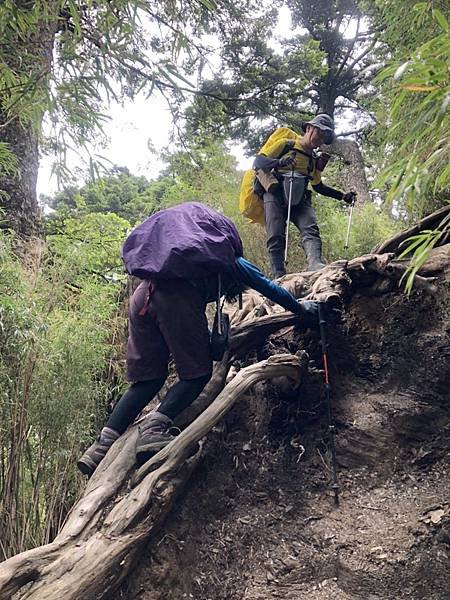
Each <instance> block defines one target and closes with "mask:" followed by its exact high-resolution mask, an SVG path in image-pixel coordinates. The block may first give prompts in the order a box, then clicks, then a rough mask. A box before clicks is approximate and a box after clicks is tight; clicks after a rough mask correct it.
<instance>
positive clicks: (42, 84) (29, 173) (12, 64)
mask: <svg viewBox="0 0 450 600" xmlns="http://www.w3.org/2000/svg"><path fill="white" fill-rule="evenodd" d="M16 4H17V5H18V8H22V9H28V10H32V9H33V5H34V3H33V2H25V1H20V2H17V3H16ZM56 6H57V4H55V8H54V10H56ZM52 10H53V7H52V2H50V3H49V6H48V13H49V15H50V18H49V19H48V20H43V21H42V22H40V23H37V24H36V25H35V26H34V28H33V29H31V27H30V30H29V31H27V32H26V33H25V34H23V33H22V35H21V37H20V39H19V38H18V37H16V38H15V37H14V34H11V32H9V33H10V35H9V37H8V40H2V42H3V43H4V48H5V49H4V51H3V53H2V56H3V58H4V59H5V60H6V62H7V67H8V68H9V69H11V71H12V72H14V73H15V74H16V75H17V76H18V78H22V80H23V81H22V88H19V89H21V90H22V91H21V94H22V95H21V97H17V96H14V97H13V96H12V95H11V93H10V92H8V90H5V91H3V92H2V93H1V94H0V106H1V107H3V111H2V110H0V141H1V142H5V144H6V145H7V148H8V149H9V150H10V151H11V152H12V154H13V155H14V156H15V157H16V159H17V164H16V169H15V170H14V171H13V172H11V171H10V172H5V170H0V208H2V209H3V211H4V213H5V215H4V217H3V218H2V219H0V226H1V227H2V228H5V227H10V228H12V229H14V230H15V231H16V232H17V233H19V234H21V235H23V236H25V237H28V236H30V235H36V234H40V232H41V223H40V217H41V214H40V208H39V205H38V201H37V195H36V182H37V176H38V169H39V140H40V136H41V129H42V118H43V111H44V106H45V104H46V101H45V94H46V88H47V86H48V82H49V75H50V72H51V68H52V59H53V46H54V40H55V35H56V30H57V18H56V14H53V13H52ZM18 80H19V79H18ZM23 82H25V83H23ZM40 107H42V110H40ZM31 115H33V116H31Z"/></svg>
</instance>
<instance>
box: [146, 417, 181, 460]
mask: <svg viewBox="0 0 450 600" xmlns="http://www.w3.org/2000/svg"><path fill="white" fill-rule="evenodd" d="M172 426H173V421H172V419H170V418H169V417H167V416H166V415H163V414H162V413H160V412H153V413H150V414H149V415H148V417H146V418H145V419H144V420H143V421H142V423H141V424H140V425H139V436H138V440H137V444H136V462H137V464H138V465H139V466H140V465H143V464H144V463H145V462H146V461H147V460H149V459H150V458H151V457H152V456H154V455H155V454H157V453H158V452H159V451H160V450H162V449H163V448H165V447H166V446H167V444H170V442H171V441H172V440H173V439H174V438H175V435H173V433H175V432H176V433H179V432H180V430H179V429H176V428H175V427H172Z"/></svg>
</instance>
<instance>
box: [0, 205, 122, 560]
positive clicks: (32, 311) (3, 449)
mask: <svg viewBox="0 0 450 600" xmlns="http://www.w3.org/2000/svg"><path fill="white" fill-rule="evenodd" d="M127 227H128V223H127V222H126V221H124V220H123V219H120V218H119V217H117V216H115V215H94V214H91V215H87V216H86V217H83V218H81V219H73V220H71V219H68V220H67V221H66V222H61V223H59V225H58V227H57V228H56V227H54V230H53V231H52V232H50V234H49V235H48V237H47V242H46V244H45V245H42V242H38V241H35V242H34V243H33V242H31V243H30V244H28V245H27V246H26V247H24V246H22V247H20V248H19V247H18V243H17V240H15V239H14V238H12V237H11V236H9V235H8V234H4V233H3V234H1V237H0V411H1V421H0V453H1V458H0V460H1V467H0V468H1V471H0V508H1V512H0V539H1V541H2V548H1V551H2V553H3V555H4V556H7V555H12V554H14V553H16V552H19V551H21V550H23V549H25V548H28V547H31V546H34V545H36V544H42V543H45V542H47V541H49V540H50V539H52V537H53V536H54V535H55V534H56V533H57V531H58V529H59V527H60V525H61V523H62V521H63V520H64V517H65V515H66V513H67V510H68V509H69V508H70V506H71V505H72V503H73V501H74V500H75V499H76V496H77V494H78V493H79V489H80V481H79V475H78V474H77V472H76V468H75V462H76V458H77V456H78V455H79V453H80V451H81V449H82V448H84V446H85V445H86V444H87V443H88V442H89V441H90V440H91V437H92V433H93V431H95V430H96V429H97V428H98V426H99V424H100V423H101V422H102V421H103V419H104V416H105V413H106V410H107V405H108V403H109V402H110V401H111V399H112V398H113V397H114V395H115V394H116V393H117V392H118V389H117V388H118V387H120V385H121V381H122V377H121V369H120V364H119V363H118V360H117V356H118V354H119V352H120V347H121V344H120V342H121V340H123V338H124V326H125V318H124V315H123V313H122V310H121V309H120V306H121V304H122V302H121V296H122V295H123V288H124V286H123V275H119V273H121V268H117V267H120V265H119V264H118V258H117V257H118V256H119V248H120V244H121V243H122V241H123V238H124V236H125V233H126V230H127ZM18 254H19V255H20V259H19V258H18V257H17V255H18ZM24 265H26V266H24ZM116 265H117V267H115V266H116ZM115 268H116V270H115ZM116 271H117V272H116Z"/></svg>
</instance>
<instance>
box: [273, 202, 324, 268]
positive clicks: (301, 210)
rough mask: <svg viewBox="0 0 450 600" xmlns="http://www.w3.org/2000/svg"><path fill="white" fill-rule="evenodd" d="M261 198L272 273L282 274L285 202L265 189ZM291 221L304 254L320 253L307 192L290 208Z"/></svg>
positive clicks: (314, 219) (316, 227) (285, 216)
mask: <svg viewBox="0 0 450 600" xmlns="http://www.w3.org/2000/svg"><path fill="white" fill-rule="evenodd" d="M263 199H264V217H265V222H266V234H267V250H268V253H269V259H270V264H271V267H272V275H273V277H280V276H281V275H284V274H285V266H284V249H285V244H286V219H287V212H288V209H287V205H286V203H285V201H284V199H283V198H282V196H281V194H280V195H275V194H271V193H270V192H266V193H265V194H264V196H263ZM290 221H291V223H294V225H295V226H296V227H297V229H298V230H299V231H300V235H301V238H302V245H303V248H304V250H305V252H306V255H307V257H308V261H309V259H310V256H311V255H312V254H318V255H319V257H320V251H321V239H320V232H319V226H318V225H317V217H316V212H315V210H314V208H313V207H312V205H311V195H310V194H309V193H307V192H306V193H305V195H304V197H303V199H302V200H301V202H300V203H299V204H297V205H295V206H292V208H291V218H290Z"/></svg>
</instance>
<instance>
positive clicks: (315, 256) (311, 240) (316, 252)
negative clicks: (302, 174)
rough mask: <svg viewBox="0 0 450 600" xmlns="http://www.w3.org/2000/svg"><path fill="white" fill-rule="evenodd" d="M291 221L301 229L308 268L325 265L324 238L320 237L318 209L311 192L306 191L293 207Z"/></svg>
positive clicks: (312, 269)
mask: <svg viewBox="0 0 450 600" xmlns="http://www.w3.org/2000/svg"><path fill="white" fill-rule="evenodd" d="M291 221H292V222H293V223H294V225H295V226H296V227H297V228H298V229H299V231H300V234H301V237H302V246H303V248H304V250H305V253H306V259H307V262H308V269H309V270H310V271H317V270H319V269H321V268H322V267H324V266H325V263H324V262H323V261H322V240H321V239H320V231H319V226H318V224H317V217H316V211H315V210H314V208H313V207H312V205H311V195H310V194H308V193H306V194H305V197H304V199H303V200H302V202H300V204H298V205H297V206H294V207H293V209H292V213H291Z"/></svg>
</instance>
